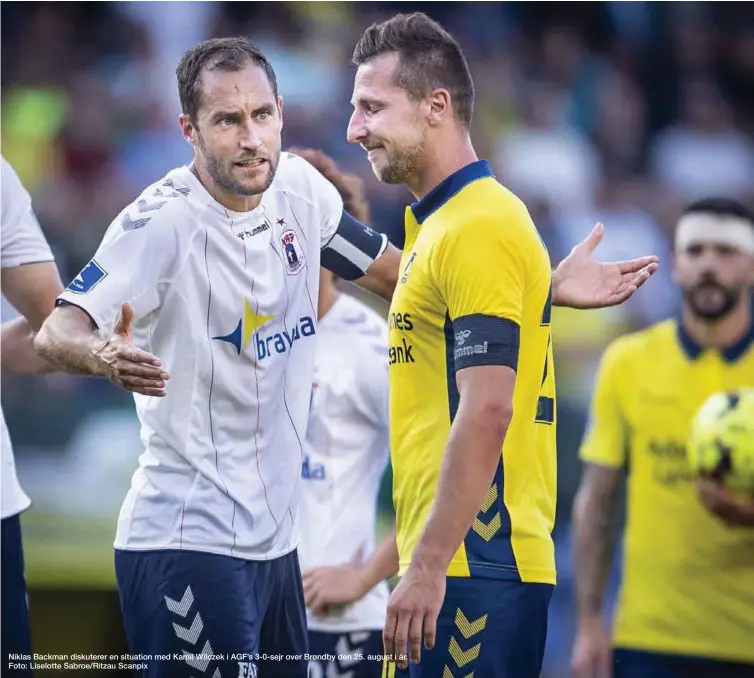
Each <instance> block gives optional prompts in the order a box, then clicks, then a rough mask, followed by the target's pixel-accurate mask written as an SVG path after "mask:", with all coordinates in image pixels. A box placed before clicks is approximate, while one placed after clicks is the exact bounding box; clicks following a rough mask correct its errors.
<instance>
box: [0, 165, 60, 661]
mask: <svg viewBox="0 0 754 678" xmlns="http://www.w3.org/2000/svg"><path fill="white" fill-rule="evenodd" d="M0 163H2V175H1V176H0V185H1V186H2V215H1V216H0V253H1V254H0V262H1V266H2V279H1V281H0V282H1V283H2V293H3V295H4V296H5V297H6V298H7V299H8V301H9V302H10V303H11V304H12V305H13V306H14V307H15V309H16V310H17V311H18V312H19V313H20V317H19V318H16V319H14V320H10V321H8V322H3V324H2V328H1V329H2V335H1V336H0V346H1V349H2V353H1V354H0V355H1V356H2V371H3V374H5V373H7V372H21V373H30V374H34V373H40V372H46V371H48V370H50V369H52V368H51V366H50V365H49V364H48V363H47V362H45V361H44V360H42V359H41V358H40V357H39V356H38V355H37V353H36V351H35V350H34V337H35V334H36V332H37V330H39V328H40V327H41V325H42V323H43V322H44V320H45V318H46V317H47V316H48V315H49V314H50V312H51V311H52V309H53V308H54V306H55V299H56V298H57V296H58V294H60V292H61V291H62V289H63V284H62V282H61V281H60V274H59V273H58V269H57V266H56V265H55V261H54V257H53V255H52V251H51V250H50V246H49V245H48V244H47V240H46V239H45V237H44V235H43V233H42V230H41V229H40V227H39V224H38V223H37V219H36V217H35V216H34V212H33V210H32V206H31V197H30V196H29V193H28V192H27V191H26V189H25V188H24V187H23V185H22V184H21V181H20V179H19V178H18V175H17V174H16V172H15V170H14V169H13V168H12V167H11V166H10V164H8V162H7V161H6V160H5V158H0ZM0 447H2V469H0V474H1V475H2V488H0V489H1V493H0V502H1V504H2V563H1V564H0V572H2V591H1V592H0V596H1V597H2V619H1V620H0V624H2V651H3V658H2V661H3V665H2V666H3V668H2V672H3V674H5V671H6V670H8V666H9V662H8V655H9V654H11V653H13V654H24V655H30V654H31V634H30V626H29V610H28V601H27V593H26V578H25V574H24V557H23V547H22V540H21V524H20V514H21V512H23V511H25V510H26V509H27V508H29V505H30V504H31V500H30V499H29V497H28V496H27V495H26V493H25V492H24V491H23V489H22V488H21V485H20V483H19V482H18V477H17V475H16V467H15V463H14V460H13V448H12V447H11V441H10V436H9V434H8V428H7V426H6V424H5V416H4V415H3V411H2V409H1V408H0ZM22 663H23V662H17V664H18V665H21V664H22ZM16 671H17V675H31V671H28V672H27V671H24V670H21V669H16Z"/></svg>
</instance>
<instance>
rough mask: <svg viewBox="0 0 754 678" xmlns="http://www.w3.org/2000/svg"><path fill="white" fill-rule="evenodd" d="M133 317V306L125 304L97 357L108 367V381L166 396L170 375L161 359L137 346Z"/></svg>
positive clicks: (148, 393) (143, 391) (159, 396)
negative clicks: (133, 336) (132, 327)
mask: <svg viewBox="0 0 754 678" xmlns="http://www.w3.org/2000/svg"><path fill="white" fill-rule="evenodd" d="M133 317H134V312H133V309H132V308H131V305H130V304H127V303H125V302H124V303H123V304H121V307H120V316H119V317H118V322H116V323H115V327H113V332H112V334H111V335H110V337H109V339H108V340H107V342H106V343H105V345H104V346H102V348H100V349H99V350H98V351H97V355H98V356H99V359H100V361H101V362H102V363H103V365H104V372H105V374H106V376H107V378H108V379H110V381H112V382H113V383H114V384H117V385H118V386H121V387H123V388H125V389H126V390H127V391H133V392H134V393H140V394H141V395H146V396H156V397H158V398H161V397H164V396H165V381H167V380H168V379H169V378H170V375H169V374H168V373H167V372H165V371H163V370H162V367H161V365H162V363H161V362H160V360H159V359H158V358H156V357H155V356H153V355H152V354H151V353H147V352H146V351H142V350H141V349H140V348H137V347H136V346H134V345H133V339H132V337H131V323H132V322H133Z"/></svg>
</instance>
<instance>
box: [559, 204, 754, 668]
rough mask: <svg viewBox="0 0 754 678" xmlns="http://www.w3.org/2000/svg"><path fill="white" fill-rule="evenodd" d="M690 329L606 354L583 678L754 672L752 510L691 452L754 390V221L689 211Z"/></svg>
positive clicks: (584, 558) (678, 268)
mask: <svg viewBox="0 0 754 678" xmlns="http://www.w3.org/2000/svg"><path fill="white" fill-rule="evenodd" d="M674 275H675V279H676V281H677V282H678V285H679V286H680V288H681V292H682V295H683V307H682V311H681V314H680V316H679V317H678V318H676V319H672V320H667V321H665V322H661V323H659V324H657V325H654V326H652V327H650V328H649V329H647V330H644V331H641V332H638V333H635V334H631V335H628V336H625V337H621V338H620V339H618V340H616V341H615V342H614V343H613V344H612V345H611V346H610V347H609V348H608V349H607V351H606V352H605V355H604V357H603V360H602V365H601V368H600V371H599V375H598V378H597V383H596V387H595V392H594V400H593V405H592V412H591V422H590V426H589V429H588V432H587V435H586V438H585V440H584V443H583V447H582V450H581V456H582V458H583V459H584V461H585V462H586V468H585V471H584V475H583V478H582V481H581V488H580V490H579V493H578V495H577V498H576V502H575V505H574V531H575V545H574V553H575V559H576V578H577V589H578V619H579V622H578V633H577V638H576V642H575V647H574V651H573V672H574V675H575V676H576V678H609V677H610V676H612V677H613V678H645V677H646V676H659V675H662V676H667V677H668V678H688V677H689V676H699V677H701V678H706V677H707V676H709V677H710V678H712V677H714V678H739V677H740V678H744V676H751V675H754V645H752V642H751V641H752V638H754V615H753V614H752V610H754V541H752V537H753V536H754V533H753V532H752V530H753V529H754V500H752V499H746V498H741V497H740V496H738V495H735V494H733V493H732V492H731V490H729V489H728V488H726V487H725V486H724V485H723V484H722V483H720V482H718V481H717V480H714V479H706V478H705V479H699V478H697V477H696V476H695V475H694V473H693V472H692V470H691V468H690V466H689V464H688V462H687V457H686V454H685V445H686V442H687V439H688V435H689V430H690V424H691V420H692V418H693V417H694V414H695V413H696V411H697V410H698V408H699V407H700V405H701V404H702V403H703V402H704V401H705V400H706V399H707V398H708V397H709V396H710V395H712V394H713V393H717V392H719V391H726V390H731V389H735V388H738V387H742V386H752V385H754V318H753V316H752V285H754V213H752V212H751V211H750V210H749V209H747V208H746V207H744V206H743V205H741V204H739V203H737V202H734V201H732V200H728V199H707V200H701V201H699V202H696V203H694V204H692V205H690V206H689V207H687V208H686V210H685V211H684V213H683V215H682V216H681V218H680V219H679V221H678V223H677V225H676V230H675V265H674ZM626 471H628V473H627V524H626V527H625V534H624V553H623V568H622V576H623V580H622V584H621V590H620V597H619V602H618V609H617V611H616V616H615V624H614V631H613V634H612V637H611V636H610V634H609V633H608V631H607V623H606V620H605V618H604V615H605V610H604V609H603V592H604V588H605V585H606V582H607V578H608V572H609V567H610V562H611V558H612V553H613V538H614V528H615V521H616V519H617V514H618V504H617V502H618V497H619V495H620V484H621V480H622V478H623V476H624V473H625V472H626Z"/></svg>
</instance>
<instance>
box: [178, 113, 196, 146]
mask: <svg viewBox="0 0 754 678" xmlns="http://www.w3.org/2000/svg"><path fill="white" fill-rule="evenodd" d="M178 124H179V125H180V126H181V132H182V133H183V138H184V139H185V140H186V141H187V142H188V143H190V144H191V145H192V146H196V136H197V133H198V132H197V129H196V126H195V125H194V123H193V122H191V118H190V117H189V116H188V114H186V113H181V115H180V116H179V118H178Z"/></svg>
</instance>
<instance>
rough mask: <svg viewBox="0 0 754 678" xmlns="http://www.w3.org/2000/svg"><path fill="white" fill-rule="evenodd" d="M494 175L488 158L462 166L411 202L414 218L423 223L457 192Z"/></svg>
mask: <svg viewBox="0 0 754 678" xmlns="http://www.w3.org/2000/svg"><path fill="white" fill-rule="evenodd" d="M494 176H495V174H494V173H493V171H492V168H491V167H490V164H489V162H488V161H487V160H476V161H475V162H472V163H470V164H468V165H466V166H465V167H462V168H461V169H459V170H458V171H456V172H453V174H451V175H450V176H449V177H446V178H445V179H443V180H442V181H441V182H440V183H439V184H437V186H435V187H434V188H433V189H432V190H431V191H430V192H429V193H427V195H425V196H424V197H423V198H422V199H421V200H418V201H417V202H414V203H412V204H411V211H412V212H413V213H414V218H415V219H416V221H417V222H418V223H419V224H421V223H422V222H423V221H425V220H426V219H427V218H428V217H429V216H430V215H431V214H432V213H433V212H436V211H437V210H438V209H440V207H442V206H443V205H444V204H445V203H446V202H448V200H450V199H451V198H452V197H453V196H454V195H455V194H456V193H458V192H459V191H461V190H462V189H463V188H465V187H466V186H468V185H469V184H470V183H472V182H473V181H476V180H477V179H484V178H486V177H494Z"/></svg>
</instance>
